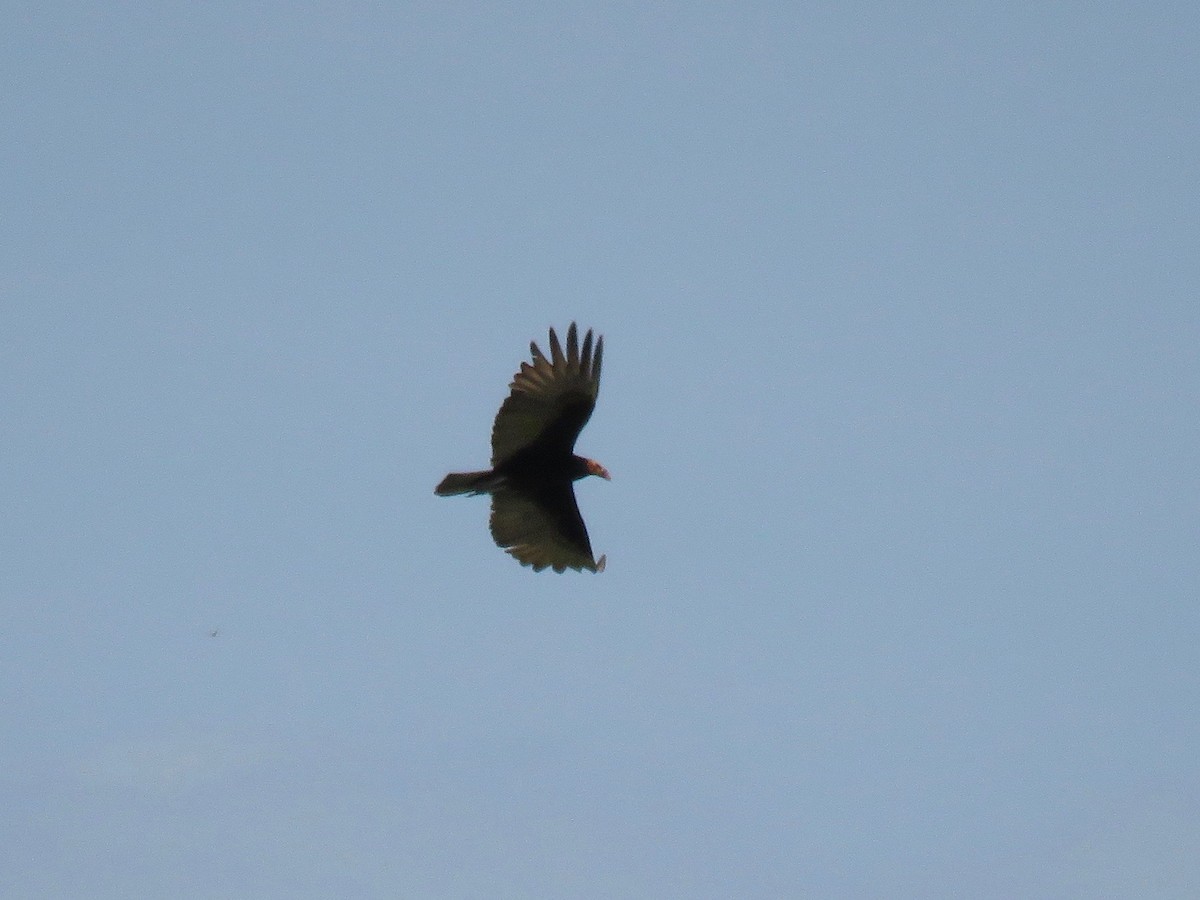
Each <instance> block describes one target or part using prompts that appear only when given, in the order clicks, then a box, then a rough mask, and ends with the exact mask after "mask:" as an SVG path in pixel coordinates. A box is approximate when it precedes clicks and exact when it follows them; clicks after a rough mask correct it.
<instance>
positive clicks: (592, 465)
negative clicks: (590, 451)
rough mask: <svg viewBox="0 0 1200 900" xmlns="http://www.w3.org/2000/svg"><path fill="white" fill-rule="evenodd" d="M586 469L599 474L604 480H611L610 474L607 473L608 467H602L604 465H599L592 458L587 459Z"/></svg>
mask: <svg viewBox="0 0 1200 900" xmlns="http://www.w3.org/2000/svg"><path fill="white" fill-rule="evenodd" d="M588 471H589V472H591V473H592V474H593V475H599V476H600V477H601V478H603V479H604V480H605V481H612V476H611V475H609V474H608V469H606V468H604V466H602V465H600V463H598V462H596V461H595V460H594V459H589V460H588Z"/></svg>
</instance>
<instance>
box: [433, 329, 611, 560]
mask: <svg viewBox="0 0 1200 900" xmlns="http://www.w3.org/2000/svg"><path fill="white" fill-rule="evenodd" d="M529 352H530V353H531V354H532V357H533V362H532V363H527V362H522V363H521V370H520V371H519V372H517V374H516V375H514V376H513V380H512V384H511V385H509V388H510V390H511V393H509V395H508V398H507V399H506V400H505V401H504V403H503V404H501V406H500V411H499V412H498V413H496V421H495V424H493V426H492V467H491V468H490V469H488V470H486V471H482V472H453V473H451V474H449V475H447V476H446V477H445V478H443V479H442V482H441V484H439V485H438V486H437V487H436V488H434V493H435V494H437V495H438V496H439V497H452V496H454V495H456V494H470V495H474V494H491V497H492V516H491V522H490V524H491V530H492V538H493V539H494V540H495V541H496V546H498V547H501V548H502V549H504V550H505V551H507V552H508V553H510V554H511V555H512V556H513V557H514V558H515V559H516V560H517V561H518V562H520V563H521V565H523V566H532V567H533V570H534V571H535V572H540V571H542V570H543V569H546V568H550V569H553V570H554V571H555V572H563V571H565V570H567V569H575V570H576V571H582V570H583V569H587V570H588V571H589V572H601V571H603V570H604V562H605V557H603V556H601V557H600V558H599V559H596V558H595V557H594V556H593V555H592V544H591V541H589V540H588V533H587V527H586V526H585V525H584V524H583V517H582V516H581V515H580V514H579V506H578V505H577V504H576V502H575V489H574V487H573V482H575V481H577V480H578V479H580V478H585V477H587V476H588V475H598V476H600V477H601V478H604V479H606V480H607V479H608V478H609V475H608V470H607V469H605V468H604V466H602V465H600V463H598V462H596V461H595V460H594V459H586V458H585V457H582V456H576V455H575V439H576V438H577V437H579V432H580V431H582V430H583V426H584V425H586V424H587V420H588V419H589V418H590V417H591V415H592V408H593V407H595V405H596V394H597V393H598V392H599V390H600V362H601V359H602V357H603V355H604V338H603V337H598V338H596V342H595V345H594V346H593V344H592V332H591V329H589V330H588V333H587V334H586V335H584V338H583V346H582V347H580V345H579V333H578V332H577V331H576V329H575V323H574V322H572V323H571V327H570V328H569V329H567V349H566V352H565V353H564V352H563V347H562V344H561V343H559V340H558V335H557V334H555V333H554V329H553V328H551V329H550V356H549V357H547V356H546V355H545V354H544V353H542V351H541V349H540V348H539V347H538V345H537V344H536V343H534V342H530V344H529Z"/></svg>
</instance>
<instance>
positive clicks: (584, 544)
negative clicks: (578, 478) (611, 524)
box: [491, 481, 604, 572]
mask: <svg viewBox="0 0 1200 900" xmlns="http://www.w3.org/2000/svg"><path fill="white" fill-rule="evenodd" d="M491 529H492V537H493V538H494V539H495V541H496V544H497V546H500V547H503V548H504V549H505V550H507V551H508V552H509V553H510V554H512V556H513V557H514V558H515V559H516V560H517V561H518V562H520V563H521V565H525V566H533V570H534V571H535V572H540V571H541V570H542V569H545V568H547V567H550V568H552V569H554V571H555V572H562V571H563V570H565V569H576V570H580V569H587V570H588V571H590V572H600V571H603V569H604V557H603V556H602V557H600V559H598V560H597V559H594V558H593V557H592V544H591V541H589V540H588V533H587V527H586V526H585V525H584V524H583V517H582V516H581V515H580V514H579V506H578V505H577V504H576V503H575V491H574V489H573V488H572V487H571V482H570V481H561V482H554V483H552V484H548V485H546V486H545V487H544V488H541V489H539V490H538V491H536V492H533V491H528V490H523V489H521V488H516V487H503V488H500V489H499V490H497V491H495V492H494V493H493V494H492V517H491Z"/></svg>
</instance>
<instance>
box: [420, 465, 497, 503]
mask: <svg viewBox="0 0 1200 900" xmlns="http://www.w3.org/2000/svg"><path fill="white" fill-rule="evenodd" d="M496 484H497V481H496V475H495V473H493V472H491V471H487V472H451V473H450V474H449V475H447V476H446V477H445V478H443V479H442V483H441V484H439V485H438V486H437V487H435V488H434V489H433V492H434V493H435V494H437V495H438V496H439V497H453V496H454V495H455V494H486V493H488V492H489V491H491V490H492V489H493V488H494V487H496Z"/></svg>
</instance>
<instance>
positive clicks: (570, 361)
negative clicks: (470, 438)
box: [492, 322, 604, 466]
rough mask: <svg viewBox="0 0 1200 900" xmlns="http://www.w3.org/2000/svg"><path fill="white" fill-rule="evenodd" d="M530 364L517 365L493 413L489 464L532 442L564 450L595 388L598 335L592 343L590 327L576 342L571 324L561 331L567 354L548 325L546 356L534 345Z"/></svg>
mask: <svg viewBox="0 0 1200 900" xmlns="http://www.w3.org/2000/svg"><path fill="white" fill-rule="evenodd" d="M529 350H530V353H532V354H533V362H532V363H527V362H523V363H521V371H519V372H518V373H517V374H516V375H514V376H513V381H512V384H511V385H509V387H510V388H511V391H512V392H511V393H510V394H509V395H508V398H507V399H506V400H505V401H504V403H503V404H501V406H500V411H499V412H498V413H496V422H495V424H494V425H493V426H492V465H493V466H498V465H500V464H501V463H503V462H504V461H505V460H507V459H510V458H511V457H512V456H513V455H514V454H516V453H519V452H520V451H522V450H524V449H525V448H526V447H529V446H532V445H533V444H540V445H541V446H542V447H544V448H546V449H547V450H552V451H559V452H562V453H564V454H570V453H571V452H572V448H574V446H575V439H576V438H577V437H579V432H580V431H582V430H583V426H584V425H586V424H587V420H588V419H589V418H590V417H591V415H592V409H593V407H595V405H596V395H597V393H599V391H600V363H601V359H602V357H603V355H604V338H603V337H599V338H597V339H596V343H595V346H594V347H593V345H592V332H591V329H589V330H588V333H587V334H586V335H585V336H584V338H583V347H582V348H580V346H579V335H578V332H577V331H576V329H575V323H574V322H572V323H571V327H570V328H569V329H568V330H567V352H566V353H563V348H562V345H561V344H560V343H559V342H558V335H557V334H555V333H554V329H553V328H551V329H550V357H549V358H547V357H546V356H545V355H544V354H543V353H542V351H541V350H540V349H539V348H538V345H537V344H535V343H530V345H529Z"/></svg>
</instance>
